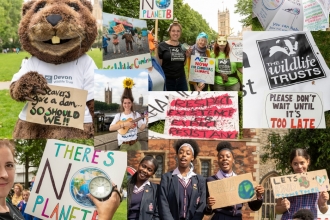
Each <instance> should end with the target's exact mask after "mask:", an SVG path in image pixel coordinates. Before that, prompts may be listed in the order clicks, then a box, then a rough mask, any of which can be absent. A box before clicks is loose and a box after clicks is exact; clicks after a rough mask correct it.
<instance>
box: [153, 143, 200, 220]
mask: <svg viewBox="0 0 330 220" xmlns="http://www.w3.org/2000/svg"><path fill="white" fill-rule="evenodd" d="M174 148H175V151H176V156H177V157H176V159H177V163H178V167H177V168H176V169H175V170H174V171H170V172H167V173H164V174H163V175H162V178H161V181H160V191H159V198H158V199H159V201H158V204H159V205H158V210H159V216H160V218H161V219H164V220H183V219H184V220H192V219H195V220H197V219H202V218H203V216H204V214H203V210H204V208H205V205H206V203H205V199H206V188H205V179H204V177H202V176H200V175H198V174H196V173H194V171H193V170H194V167H193V164H192V162H193V161H194V160H195V159H196V157H197V155H198V153H199V147H198V145H197V143H196V141H194V140H191V139H186V140H185V139H182V140H178V141H177V142H176V143H175V144H174Z"/></svg>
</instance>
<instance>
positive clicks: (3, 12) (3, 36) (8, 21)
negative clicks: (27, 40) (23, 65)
mask: <svg viewBox="0 0 330 220" xmlns="http://www.w3.org/2000/svg"><path fill="white" fill-rule="evenodd" d="M22 3H23V0H1V4H0V46H1V47H4V48H5V47H17V46H20V44H19V37H18V31H17V30H18V24H19V21H20V19H21V8H22Z"/></svg>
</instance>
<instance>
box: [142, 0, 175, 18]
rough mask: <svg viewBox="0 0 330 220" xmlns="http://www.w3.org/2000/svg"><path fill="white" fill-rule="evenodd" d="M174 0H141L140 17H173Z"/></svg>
mask: <svg viewBox="0 0 330 220" xmlns="http://www.w3.org/2000/svg"><path fill="white" fill-rule="evenodd" d="M173 3H174V1H173V0H140V17H139V18H140V19H173Z"/></svg>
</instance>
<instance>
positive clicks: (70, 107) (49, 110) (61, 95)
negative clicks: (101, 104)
mask: <svg viewBox="0 0 330 220" xmlns="http://www.w3.org/2000/svg"><path fill="white" fill-rule="evenodd" d="M48 87H49V88H50V89H51V90H48V91H47V94H46V95H36V96H35V97H33V100H34V101H33V102H32V101H29V102H28V106H27V109H28V111H27V112H28V114H27V116H26V120H27V121H29V122H33V123H37V124H43V125H55V126H65V127H73V128H78V129H84V116H85V108H86V100H87V91H86V90H82V89H75V88H69V87H62V86H54V85H48Z"/></svg>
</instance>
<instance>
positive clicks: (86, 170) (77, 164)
mask: <svg viewBox="0 0 330 220" xmlns="http://www.w3.org/2000/svg"><path fill="white" fill-rule="evenodd" d="M126 166H127V153H126V152H119V151H108V152H104V151H101V150H96V149H95V148H94V147H93V146H86V145H82V144H76V143H70V142H65V141H60V140H48V141H47V144H46V148H45V151H44V154H43V156H42V159H41V162H40V166H39V169H38V173H37V176H36V180H35V182H34V186H33V188H32V192H31V194H30V198H29V202H28V203H27V207H26V209H25V212H26V213H28V214H30V215H33V216H36V217H38V218H41V219H56V220H60V219H69V216H70V219H83V220H87V219H88V220H92V219H97V218H96V217H97V211H96V209H95V205H94V204H93V203H92V202H91V200H90V199H89V198H88V197H87V194H88V193H89V187H88V185H89V182H90V181H91V179H92V178H94V177H96V176H105V177H107V178H108V179H110V180H111V182H113V183H114V184H116V185H117V186H118V189H120V187H121V184H122V181H123V178H124V175H125V170H126ZM114 174H115V175H114Z"/></svg>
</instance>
